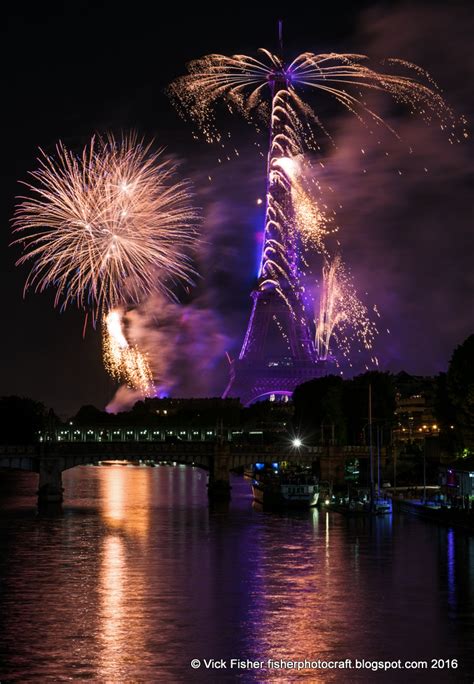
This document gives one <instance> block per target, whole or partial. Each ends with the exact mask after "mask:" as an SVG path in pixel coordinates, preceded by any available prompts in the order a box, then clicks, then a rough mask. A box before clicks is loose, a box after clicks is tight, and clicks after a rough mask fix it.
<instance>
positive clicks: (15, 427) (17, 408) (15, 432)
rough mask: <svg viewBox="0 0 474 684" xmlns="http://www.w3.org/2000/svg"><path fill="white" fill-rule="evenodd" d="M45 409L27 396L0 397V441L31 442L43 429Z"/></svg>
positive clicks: (36, 439) (35, 440)
mask: <svg viewBox="0 0 474 684" xmlns="http://www.w3.org/2000/svg"><path fill="white" fill-rule="evenodd" d="M46 419H47V411H46V407H45V406H44V404H42V403H40V402H39V401H34V399H28V398H27V397H15V396H10V397H1V398H0V442H1V443H2V444H32V443H34V442H38V440H39V437H40V435H39V433H40V432H41V431H42V430H43V429H44V427H45V424H46Z"/></svg>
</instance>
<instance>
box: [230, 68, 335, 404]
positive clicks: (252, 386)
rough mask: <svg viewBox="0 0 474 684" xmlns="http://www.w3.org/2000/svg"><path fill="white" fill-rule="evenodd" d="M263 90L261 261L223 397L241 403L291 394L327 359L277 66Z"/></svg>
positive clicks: (284, 86)
mask: <svg viewBox="0 0 474 684" xmlns="http://www.w3.org/2000/svg"><path fill="white" fill-rule="evenodd" d="M269 87H270V88H271V94H272V109H271V127H270V145H269V153H268V161H267V193H266V207H265V233H264V242H263V248H262V258H261V264H260V270H259V275H258V281H257V285H256V288H255V289H254V290H253V292H252V293H251V297H252V299H253V305H252V311H251V314H250V319H249V323H248V326H247V331H246V334H245V337H244V341H243V344H242V348H241V351H240V354H239V356H238V358H236V359H234V360H233V361H232V362H231V368H230V380H229V384H228V386H227V388H226V390H225V392H224V395H223V396H224V397H227V396H235V397H239V398H240V400H241V401H242V403H243V404H244V405H248V404H251V403H253V402H254V401H257V400H263V399H268V398H272V395H275V396H274V397H273V398H277V397H281V396H290V395H291V394H292V392H293V390H294V389H295V387H296V386H297V385H299V384H301V383H302V382H306V381H307V380H311V379H313V378H315V377H317V376H320V375H324V374H325V373H326V371H325V367H326V362H325V361H319V360H318V354H317V351H316V348H315V345H314V335H313V334H312V332H311V326H312V321H311V319H310V317H309V316H308V313H307V311H306V309H305V303H304V298H303V288H302V287H301V286H300V284H299V280H300V279H299V264H298V253H299V250H298V231H297V230H296V226H295V216H294V210H293V206H292V196H291V175H292V167H293V165H294V163H295V162H294V158H295V156H297V155H298V154H300V144H299V141H298V134H297V132H296V131H295V125H294V116H295V114H294V111H293V109H292V107H291V104H290V102H289V90H288V88H289V83H288V76H287V74H286V73H285V71H284V69H283V67H282V68H281V69H275V71H274V74H273V77H272V78H271V79H269Z"/></svg>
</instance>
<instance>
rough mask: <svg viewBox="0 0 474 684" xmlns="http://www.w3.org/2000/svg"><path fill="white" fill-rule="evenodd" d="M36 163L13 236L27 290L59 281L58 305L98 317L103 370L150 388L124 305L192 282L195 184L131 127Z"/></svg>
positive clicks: (148, 373)
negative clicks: (127, 132) (25, 268)
mask: <svg viewBox="0 0 474 684" xmlns="http://www.w3.org/2000/svg"><path fill="white" fill-rule="evenodd" d="M38 161H39V168H38V169H37V170H36V171H33V172H32V173H31V174H30V175H31V176H32V178H33V181H34V182H30V183H25V185H26V187H27V188H28V189H29V190H30V191H31V193H32V196H30V197H22V198H20V200H21V201H20V203H19V204H18V205H17V207H16V210H15V214H14V219H13V227H14V234H16V235H18V237H16V239H15V240H14V242H13V244H19V245H21V246H22V248H23V252H24V253H23V256H22V257H21V258H20V259H19V260H18V261H17V265H21V264H24V263H29V262H32V263H33V265H32V268H31V270H30V273H29V275H28V277H27V279H26V282H25V291H26V290H28V289H29V288H33V289H34V290H35V291H40V292H41V291H43V290H44V289H46V288H47V287H53V288H54V289H55V290H56V296H55V305H58V304H59V303H60V302H61V305H62V308H65V307H66V306H67V305H68V304H69V303H71V302H75V303H76V304H77V305H78V306H79V307H80V308H82V309H84V310H85V311H86V312H87V313H89V312H90V313H91V315H92V319H93V322H94V324H95V322H96V321H97V319H98V317H99V316H102V317H103V338H104V339H103V350H104V362H105V366H106V368H107V370H108V371H109V372H110V373H111V375H113V376H114V377H116V378H117V379H121V380H124V381H125V382H126V383H127V384H128V385H129V386H130V387H132V388H133V389H137V390H140V391H141V392H142V393H143V394H144V395H145V396H149V395H150V394H151V393H152V392H153V381H152V375H151V371H150V368H149V366H148V362H147V360H146V358H145V356H143V355H142V354H141V353H140V351H139V350H138V349H137V348H136V347H131V346H130V345H129V344H128V342H127V340H126V337H125V335H124V332H123V330H122V325H121V320H122V314H123V311H122V314H121V313H120V311H121V310H120V308H118V307H127V306H133V305H136V304H138V303H140V301H141V300H142V299H143V298H144V297H146V296H148V295H150V294H151V293H153V292H156V291H161V292H162V293H163V294H165V295H167V296H168V297H170V298H173V297H174V294H173V290H172V287H173V286H174V285H175V284H176V283H177V282H184V283H191V282H192V278H193V276H194V275H195V273H194V270H193V268H192V264H191V260H190V257H189V256H188V251H189V249H190V248H191V247H192V246H193V245H194V244H195V242H196V241H197V231H196V223H197V212H196V211H195V209H193V207H192V205H191V189H190V184H189V183H188V182H187V181H180V180H177V179H176V170H177V166H176V164H175V163H174V162H173V161H171V160H169V159H165V158H163V157H162V151H161V150H160V151H158V152H153V151H152V150H151V143H150V144H145V143H144V142H143V141H142V140H138V139H137V137H136V136H134V135H131V136H128V137H123V138H122V139H121V140H120V141H116V140H115V138H114V137H113V136H112V135H109V136H108V137H107V138H104V139H102V138H98V139H95V138H93V139H92V141H91V143H90V145H88V146H86V147H85V148H84V150H83V151H82V155H81V156H80V157H76V156H75V155H74V154H73V153H72V152H70V151H69V150H67V149H66V148H65V147H64V145H62V144H61V143H60V144H58V145H57V147H56V157H49V156H48V155H46V154H45V153H44V152H41V156H40V158H39V160H38ZM86 320H87V319H86Z"/></svg>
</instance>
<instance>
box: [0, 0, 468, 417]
mask: <svg viewBox="0 0 474 684" xmlns="http://www.w3.org/2000/svg"><path fill="white" fill-rule="evenodd" d="M308 6H311V8H312V9H308ZM351 6H352V9H345V8H344V5H343V4H340V3H339V4H336V3H311V4H310V5H309V4H298V5H295V9H294V10H293V11H291V10H290V11H289V10H288V8H287V6H280V5H278V4H273V6H272V7H273V9H272V10H271V11H269V10H267V11H263V10H258V9H255V7H256V6H255V4H254V5H253V6H252V5H250V6H249V7H248V8H245V7H243V6H242V5H241V4H235V5H230V4H224V5H223V7H222V12H221V13H213V12H212V13H211V12H206V11H205V5H202V4H199V5H197V6H196V7H195V8H194V9H192V10H188V9H187V8H186V9H185V5H182V6H181V5H179V6H178V5H176V11H175V13H173V12H171V11H169V10H168V11H166V13H161V14H160V13H159V11H158V5H157V4H156V5H155V6H153V4H152V3H145V2H142V1H141V0H137V1H135V2H133V3H127V4H120V3H117V2H74V3H64V5H63V4H59V3H58V4H55V3H54V4H53V3H38V4H36V5H32V6H31V7H28V5H20V4H17V8H16V9H13V7H12V6H11V7H10V8H9V9H7V10H4V15H3V29H2V38H1V42H0V49H1V51H2V53H3V54H2V64H3V83H2V86H3V88H2V89H3V94H4V98H3V107H2V114H3V119H4V125H3V145H2V152H3V154H2V160H3V172H2V175H3V179H2V181H3V182H2V194H1V201H2V226H3V231H2V243H1V250H0V255H1V267H0V273H1V278H2V284H1V285H2V291H3V302H2V309H3V310H2V334H1V357H2V360H3V364H2V372H1V380H0V395H5V394H20V395H25V396H31V397H33V398H36V399H38V400H41V401H43V402H45V403H46V404H47V405H48V406H52V407H53V408H54V409H55V410H56V411H57V412H58V413H60V414H63V415H67V414H70V413H72V412H74V411H75V410H77V408H79V406H80V405H82V404H86V403H94V404H96V405H97V406H99V407H104V406H105V405H106V404H107V403H108V402H109V401H110V400H111V398H112V396H113V394H114V392H115V390H116V385H115V384H114V383H113V382H112V381H111V380H110V379H109V378H108V376H107V374H106V372H105V370H104V369H103V366H102V361H101V343H100V334H99V331H94V330H93V329H92V328H91V327H90V326H89V328H88V330H87V333H86V337H85V339H83V338H82V328H83V323H84V314H83V312H80V311H78V310H77V309H75V308H73V307H70V308H68V309H67V310H66V311H65V312H63V313H60V311H59V310H58V309H54V308H53V292H52V291H50V292H46V293H43V294H37V295H35V294H34V293H33V292H30V293H28V294H27V296H26V298H25V299H23V282H24V279H25V277H26V273H27V270H26V269H25V268H15V266H14V263H15V260H16V259H17V258H18V256H19V250H18V249H17V248H15V247H8V244H9V242H10V240H11V233H10V227H9V223H10V220H11V216H12V213H13V207H14V201H15V200H14V198H15V196H16V195H18V194H20V192H21V189H20V186H19V185H18V180H20V179H24V180H25V179H26V178H27V173H28V171H29V170H32V169H34V168H35V166H36V162H35V158H36V155H37V148H38V147H41V148H43V149H44V150H46V151H48V152H53V151H54V146H55V144H56V142H57V141H58V140H62V141H63V142H64V143H65V144H66V145H67V146H68V147H70V148H72V149H74V150H77V151H80V149H81V148H82V146H83V145H84V144H85V143H86V142H87V141H88V140H89V138H90V136H91V135H92V134H94V133H96V132H99V133H103V132H106V131H113V132H115V133H116V134H120V132H121V131H128V130H131V129H133V130H136V131H138V132H139V133H141V134H143V135H145V136H147V137H148V138H155V139H156V141H157V143H159V144H161V145H163V144H164V145H166V146H167V150H168V152H169V153H170V154H173V155H176V156H177V157H178V158H179V159H181V160H182V162H183V164H182V169H183V174H185V175H187V176H190V177H191V178H192V180H193V182H194V185H195V187H196V192H197V197H198V199H197V201H198V203H199V204H200V206H201V207H202V209H203V215H204V222H203V233H204V236H205V239H206V244H205V246H204V247H203V248H202V253H201V254H200V255H199V260H200V268H201V272H202V279H201V281H200V282H199V284H198V286H197V288H196V290H195V292H194V293H192V295H191V296H188V297H187V300H186V301H185V307H186V308H185V309H183V310H182V311H181V313H180V314H179V315H177V314H176V310H174V311H171V312H169V311H168V309H167V306H165V305H163V304H162V303H159V302H156V306H157V307H162V308H161V309H160V311H159V312H157V320H158V321H159V322H162V321H163V318H166V325H165V328H164V329H165V330H166V329H167V328H166V326H168V327H170V328H174V329H176V328H177V327H178V328H179V326H180V324H181V323H180V322H182V321H183V320H184V322H185V329H186V331H187V332H186V334H185V335H184V338H185V340H184V342H182V344H181V348H180V350H179V352H177V351H176V350H174V358H173V364H172V366H173V370H172V371H170V369H168V371H169V372H173V373H175V374H176V373H178V374H179V372H181V373H182V374H183V375H185V376H186V377H178V378H175V381H174V384H173V383H172V385H173V393H174V394H176V395H178V394H180V393H186V394H197V395H202V394H219V393H220V392H221V391H222V390H223V388H224V386H225V382H226V372H227V371H226V362H225V358H224V351H229V352H230V353H231V354H235V353H237V351H238V347H239V345H240V343H241V341H242V336H243V333H244V326H245V324H246V319H247V316H248V313H249V305H250V300H249V292H250V290H251V288H252V285H253V283H254V280H253V279H254V278H255V272H256V263H257V250H258V245H257V238H258V232H259V231H261V228H262V226H261V223H262V221H263V216H262V214H261V212H259V210H258V207H257V205H256V200H257V198H258V197H261V196H262V195H263V192H264V172H265V168H264V162H262V158H261V157H259V156H258V154H257V153H256V148H255V146H254V145H253V141H254V140H255V139H256V138H255V136H254V133H253V131H252V130H251V128H250V127H248V126H247V124H245V122H243V121H240V120H238V119H236V120H234V121H233V122H232V123H229V125H231V126H232V130H233V131H236V136H237V141H238V146H239V151H240V156H239V158H238V159H235V160H232V161H230V162H226V163H225V164H222V165H219V164H218V162H217V157H218V150H217V149H215V148H213V147H212V146H208V145H206V144H205V143H204V142H203V141H200V142H199V141H195V140H194V139H193V136H192V127H191V126H190V125H189V124H188V123H186V122H184V121H182V120H181V119H180V118H179V117H178V115H177V114H176V112H175V110H174V109H173V107H172V105H171V103H170V102H169V100H168V98H167V96H166V94H165V92H164V89H165V87H166V85H167V84H168V83H169V82H170V81H171V80H172V79H173V78H175V77H176V76H179V75H180V74H182V73H183V72H184V69H185V64H186V62H188V61H189V60H190V59H192V58H195V57H199V56H201V55H203V54H207V53H209V52H223V53H227V54H230V53H234V52H240V53H247V54H253V53H254V52H255V50H256V48H258V47H261V46H265V47H268V48H273V49H276V47H277V46H276V24H277V20H278V18H280V17H281V18H283V20H284V34H285V49H286V50H287V52H288V54H292V55H293V54H294V55H296V54H298V53H299V52H302V51H306V50H311V51H314V52H317V53H319V52H328V51H331V50H334V51H340V52H361V53H364V54H369V55H370V56H371V57H373V58H374V59H380V58H382V57H383V56H396V57H401V58H405V59H408V60H411V61H414V62H416V63H418V64H421V65H422V66H423V67H425V68H426V69H428V71H430V72H431V74H432V75H433V76H434V78H435V79H436V81H437V82H438V83H439V85H440V87H441V88H442V89H443V91H444V95H445V97H446V99H447V100H448V102H449V103H450V104H451V105H452V106H453V107H454V109H455V111H456V114H458V115H461V114H464V115H466V116H467V118H468V120H469V121H470V122H472V120H473V115H472V82H473V76H474V73H473V72H474V63H473V57H472V35H473V30H474V13H473V11H472V10H471V9H470V7H469V6H470V3H468V2H465V3H463V2H459V3H456V2H454V3H449V4H447V3H416V4H414V3H390V2H387V3H366V2H359V3H351ZM385 106H386V108H387V109H386V110H385V111H384V115H385V116H386V117H387V118H388V119H389V120H390V121H391V122H396V125H397V128H398V130H400V132H401V134H402V138H403V140H402V142H398V141H395V140H393V139H390V138H388V137H387V138H386V139H384V140H383V150H384V152H385V151H387V150H388V151H389V156H388V157H387V155H385V153H383V154H382V153H381V152H380V149H377V148H376V146H375V145H374V144H373V141H370V140H368V139H367V132H366V131H364V129H363V128H361V127H360V126H359V125H358V124H357V122H356V121H355V120H354V119H351V118H350V117H349V116H346V115H342V112H340V111H337V112H336V111H334V110H333V108H331V107H330V106H329V105H327V104H324V103H321V108H322V109H321V112H322V114H323V115H324V114H326V115H330V116H331V122H330V124H329V128H330V129H331V132H332V134H333V135H334V137H335V139H336V142H337V149H332V150H329V149H328V150H326V149H325V151H324V154H325V159H324V161H325V167H324V170H322V171H321V173H322V179H323V180H324V181H327V182H328V183H330V184H331V186H332V187H334V189H335V192H336V196H337V201H338V203H342V205H343V208H342V210H341V211H340V212H339V221H340V223H341V225H342V234H341V241H342V243H343V249H344V257H345V260H346V261H347V262H348V263H349V264H350V266H351V269H352V272H353V274H354V278H355V280H356V283H357V286H358V289H359V291H360V292H361V293H366V292H367V295H365V294H364V298H365V299H366V301H367V302H368V303H376V304H377V306H378V308H379V310H380V312H381V319H380V321H379V323H378V325H379V329H380V330H381V334H380V336H379V338H378V342H377V346H376V350H375V353H376V355H377V357H378V358H379V361H380V364H381V367H382V368H383V369H388V370H393V371H399V370H402V369H404V370H407V371H408V372H413V373H419V374H432V373H436V372H439V371H441V370H445V369H446V367H447V363H448V361H449V357H450V355H451V352H452V350H453V348H454V347H455V346H456V345H457V344H459V343H461V342H462V341H463V339H464V338H465V337H466V336H467V335H468V334H470V333H472V332H473V307H472V302H473V293H474V275H473V274H474V269H473V268H472V258H473V247H474V245H473V226H472V208H471V207H472V190H473V188H472V185H473V183H472V180H473V178H472V171H473V166H474V163H473V161H472V160H473V159H474V155H473V149H472V142H471V141H470V140H467V142H463V143H462V144H460V145H455V146H451V145H449V143H448V141H447V137H446V136H445V135H443V133H442V132H441V131H440V130H439V127H431V128H430V127H426V126H424V125H423V124H422V123H421V122H419V121H414V120H413V119H409V118H408V117H407V116H406V115H405V114H404V113H403V112H400V111H398V110H395V109H394V108H393V107H390V106H389V104H388V103H386V104H385ZM470 110H471V111H470ZM326 123H328V122H327V119H326ZM260 142H261V143H262V144H263V143H264V142H265V141H264V138H260ZM410 148H411V149H412V152H411V153H410V152H409V149H410ZM361 149H364V150H365V154H364V155H361V154H360V150H361ZM425 168H427V171H425V170H424V169H425ZM209 175H211V176H212V178H213V181H212V183H209V180H208V176H209ZM152 305H153V304H152V303H150V304H148V313H149V309H150V306H152ZM196 311H197V313H196ZM183 312H184V314H183ZM203 320H204V324H203V325H201V324H202V321H203ZM195 328H199V329H200V330H201V337H199V333H198V332H197V331H196V329H195ZM386 329H389V330H390V335H388V334H387V333H386V332H385V331H386ZM162 341H163V340H161V341H160V342H162ZM211 342H212V344H211ZM209 347H210V349H209ZM191 350H192V351H191ZM196 350H197V351H196ZM201 353H202V354H205V353H207V354H211V355H212V359H208V360H207V361H206V363H205V364H204V365H203V363H202V362H200V361H198V360H197V359H198V357H199V355H200V354H201ZM184 360H186V363H184ZM355 365H356V367H357V368H359V367H360V369H361V370H363V362H362V361H360V360H359V359H357V360H356V363H355ZM180 368H181V371H179V370H177V369H180ZM204 375H206V378H207V379H206V380H204V379H203V377H204ZM199 377H201V378H202V379H201V380H200V381H199V382H200V384H198V383H197V380H196V379H197V378H199Z"/></svg>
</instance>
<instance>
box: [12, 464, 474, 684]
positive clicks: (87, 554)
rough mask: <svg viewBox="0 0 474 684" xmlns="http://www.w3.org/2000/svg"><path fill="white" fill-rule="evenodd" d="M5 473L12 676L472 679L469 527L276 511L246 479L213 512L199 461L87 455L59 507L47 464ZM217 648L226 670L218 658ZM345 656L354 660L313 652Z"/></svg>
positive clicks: (473, 583) (473, 579)
mask: <svg viewBox="0 0 474 684" xmlns="http://www.w3.org/2000/svg"><path fill="white" fill-rule="evenodd" d="M0 479H1V483H0V513H1V519H0V554H1V555H0V592H1V593H0V681H1V682H40V683H42V682H63V681H94V682H113V683H122V682H127V683H128V682H146V683H148V682H167V683H168V682H169V683H170V684H173V683H174V682H177V683H181V682H185V683H187V682H208V681H209V682H227V681H236V682H272V681H278V682H293V681H308V682H341V683H342V684H345V683H346V682H347V683H352V682H372V681H374V682H375V681H380V682H418V681H431V682H438V681H439V682H445V681H446V682H464V681H466V682H473V681H474V649H473V641H474V640H473V636H474V537H473V536H469V535H468V534H466V533H463V532H458V531H454V530H452V529H448V528H439V527H437V526H436V525H434V524H432V523H428V522H424V521H420V520H418V519H416V518H413V517H409V516H403V515H401V516H394V517H393V519H392V517H391V516H390V517H383V518H377V519H373V520H372V519H370V520H368V519H367V520H364V519H359V520H357V519H347V518H345V517H343V516H341V515H339V514H337V513H324V512H322V511H318V510H311V511H306V512H301V513H297V514H275V513H267V512H265V513H264V512H262V511H259V510H255V509H254V508H253V507H252V497H251V492H250V487H249V482H248V481H247V480H244V479H243V478H241V477H237V476H236V477H234V478H233V481H232V485H233V490H232V501H231V503H230V506H229V507H228V508H227V509H226V507H225V506H224V507H223V508H215V509H210V508H209V506H208V501H207V494H206V475H205V473H204V472H203V471H200V470H198V469H194V468H189V467H179V466H177V467H172V466H160V467H157V468H146V467H133V466H129V467H125V466H121V465H117V466H110V467H81V468H75V469H73V470H70V471H68V472H67V473H65V476H64V486H65V502H64V507H63V514H62V515H61V516H58V517H54V516H49V517H48V516H43V517H41V516H38V515H37V513H36V508H35V503H36V502H35V496H34V491H35V488H36V476H34V475H33V474H30V473H21V474H18V473H5V472H3V473H0ZM211 658H214V659H216V660H219V659H224V661H225V664H226V665H227V668H226V669H220V670H219V669H206V667H205V663H204V660H205V659H206V660H207V659H211ZM232 658H236V659H243V660H246V659H250V660H252V661H254V660H256V661H259V662H262V663H263V666H262V667H261V668H259V669H258V670H257V669H252V670H249V669H245V670H244V669H242V668H240V669H239V668H237V667H234V668H233V669H230V666H231V663H230V660H231V659H232ZM346 658H349V659H352V663H351V664H352V665H353V668H352V669H347V668H344V669H342V668H338V669H337V670H335V669H334V670H323V669H321V667H322V666H320V668H319V669H317V668H316V667H315V664H314V663H315V662H316V661H318V660H320V661H325V662H326V663H328V662H329V661H342V660H345V659H346ZM192 659H199V660H200V661H201V667H200V668H199V669H192V668H191V666H190V662H191V660H192ZM269 659H272V660H273V661H279V660H283V661H301V663H302V664H301V665H300V667H304V668H305V669H303V670H300V671H296V670H294V669H293V670H289V669H286V670H281V669H279V670H277V669H274V668H273V667H270V669H269V668H268V660H269ZM356 659H357V660H360V661H362V660H363V659H365V660H366V661H371V662H372V661H386V660H390V661H398V660H401V661H402V664H403V663H404V662H405V661H423V660H426V661H427V663H428V668H427V669H417V670H413V669H410V670H407V669H404V670H390V671H385V672H384V671H381V670H378V671H374V670H372V669H356ZM432 659H438V660H439V659H443V660H444V661H446V660H449V661H450V663H449V665H450V666H451V667H449V668H446V666H445V667H444V669H440V668H439V667H437V668H435V669H431V660H432ZM452 659H457V660H458V663H459V667H458V668H457V669H452ZM305 660H309V661H312V664H311V665H308V664H306V665H305V664H304V662H303V661H305ZM359 664H360V663H359ZM438 664H439V663H438ZM373 667H375V665H373Z"/></svg>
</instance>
